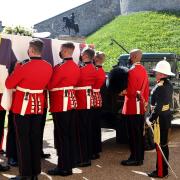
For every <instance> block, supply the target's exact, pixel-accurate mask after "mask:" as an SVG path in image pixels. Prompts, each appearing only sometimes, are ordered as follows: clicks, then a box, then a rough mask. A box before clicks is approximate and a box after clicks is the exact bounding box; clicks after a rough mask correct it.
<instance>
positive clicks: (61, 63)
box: [57, 61, 65, 66]
mask: <svg viewBox="0 0 180 180" xmlns="http://www.w3.org/2000/svg"><path fill="white" fill-rule="evenodd" d="M64 63H65V62H64V61H62V62H60V63H59V64H57V66H61V65H63V64H64Z"/></svg>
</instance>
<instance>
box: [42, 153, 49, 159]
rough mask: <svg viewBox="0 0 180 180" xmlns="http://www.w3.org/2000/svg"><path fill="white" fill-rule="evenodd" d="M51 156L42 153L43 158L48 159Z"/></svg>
mask: <svg viewBox="0 0 180 180" xmlns="http://www.w3.org/2000/svg"><path fill="white" fill-rule="evenodd" d="M50 157H51V155H50V154H41V158H42V159H48V158H50Z"/></svg>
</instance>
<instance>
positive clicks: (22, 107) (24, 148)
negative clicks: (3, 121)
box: [6, 39, 52, 180]
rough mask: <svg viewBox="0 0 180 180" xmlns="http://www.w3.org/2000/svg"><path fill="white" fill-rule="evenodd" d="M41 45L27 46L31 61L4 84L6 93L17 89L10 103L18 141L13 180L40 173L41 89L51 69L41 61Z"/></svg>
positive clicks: (34, 42) (37, 42) (13, 73)
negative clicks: (16, 172) (15, 172)
mask: <svg viewBox="0 0 180 180" xmlns="http://www.w3.org/2000/svg"><path fill="white" fill-rule="evenodd" d="M42 49H43V42H42V41H41V40H40V39H33V40H32V41H30V43H29V48H28V55H29V57H30V60H26V61H23V62H22V63H19V64H17V65H16V67H15V69H14V72H12V73H11V74H10V75H9V76H8V78H7V80H6V88H7V89H13V88H14V89H16V92H15V96H14V98H13V103H12V112H13V113H14V123H15V130H16V140H17V153H18V165H19V174H20V175H19V176H16V177H15V178H11V179H14V180H30V179H31V180H32V179H33V180H37V179H38V177H37V176H38V174H40V173H41V158H40V132H41V126H40V125H41V120H42V117H41V116H42V114H43V109H44V93H43V91H44V89H46V86H47V84H48V82H49V80H50V78H51V75H52V66H51V65H50V64H49V63H48V62H47V61H45V60H43V59H42V58H41V53H42Z"/></svg>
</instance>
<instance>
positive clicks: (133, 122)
mask: <svg viewBox="0 0 180 180" xmlns="http://www.w3.org/2000/svg"><path fill="white" fill-rule="evenodd" d="M124 117H125V118H126V120H127V129H128V136H129V145H130V152H131V154H130V159H132V160H135V161H143V160H144V136H143V132H144V115H138V114H137V115H125V116H124Z"/></svg>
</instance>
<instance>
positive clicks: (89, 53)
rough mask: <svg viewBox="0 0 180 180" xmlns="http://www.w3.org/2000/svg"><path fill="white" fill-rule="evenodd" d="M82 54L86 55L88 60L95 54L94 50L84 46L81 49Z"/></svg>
mask: <svg viewBox="0 0 180 180" xmlns="http://www.w3.org/2000/svg"><path fill="white" fill-rule="evenodd" d="M82 54H85V55H86V56H88V59H89V60H93V59H94V56H95V51H94V50H93V49H92V48H86V49H84V50H83V51H82Z"/></svg>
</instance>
